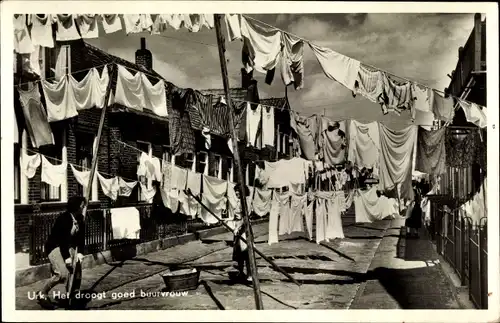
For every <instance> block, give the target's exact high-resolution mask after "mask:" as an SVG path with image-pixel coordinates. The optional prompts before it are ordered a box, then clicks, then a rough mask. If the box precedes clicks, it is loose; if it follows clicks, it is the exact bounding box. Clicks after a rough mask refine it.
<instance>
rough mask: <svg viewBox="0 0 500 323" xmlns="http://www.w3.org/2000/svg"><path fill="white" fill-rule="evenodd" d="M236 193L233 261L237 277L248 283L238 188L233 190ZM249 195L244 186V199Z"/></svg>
mask: <svg viewBox="0 0 500 323" xmlns="http://www.w3.org/2000/svg"><path fill="white" fill-rule="evenodd" d="M235 193H236V197H237V200H236V205H237V206H236V208H235V209H234V232H235V235H234V240H233V242H234V245H233V261H236V263H237V266H236V269H237V270H238V272H239V277H240V278H243V279H247V280H248V281H251V280H252V276H251V275H250V259H249V254H248V246H247V244H246V243H245V242H243V240H242V239H241V238H243V239H245V240H246V226H245V221H244V220H243V214H242V213H243V210H242V206H241V201H240V196H241V192H240V190H239V187H236V188H235ZM248 195H249V192H248V188H247V187H246V186H245V195H244V196H245V197H246V196H248ZM245 265H246V271H247V272H246V274H245V272H244V268H245Z"/></svg>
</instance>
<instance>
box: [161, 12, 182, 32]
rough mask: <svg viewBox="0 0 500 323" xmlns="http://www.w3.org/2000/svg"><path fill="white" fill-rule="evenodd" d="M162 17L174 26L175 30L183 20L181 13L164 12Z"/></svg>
mask: <svg viewBox="0 0 500 323" xmlns="http://www.w3.org/2000/svg"><path fill="white" fill-rule="evenodd" d="M162 16H163V19H165V21H166V22H167V24H168V25H169V26H170V27H172V28H174V29H175V30H179V28H181V25H182V23H183V22H184V15H183V14H165V15H162Z"/></svg>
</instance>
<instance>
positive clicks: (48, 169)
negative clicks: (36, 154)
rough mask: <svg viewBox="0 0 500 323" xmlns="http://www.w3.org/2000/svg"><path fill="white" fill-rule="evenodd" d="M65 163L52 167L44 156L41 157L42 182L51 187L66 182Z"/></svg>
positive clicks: (66, 166)
mask: <svg viewBox="0 0 500 323" xmlns="http://www.w3.org/2000/svg"><path fill="white" fill-rule="evenodd" d="M67 168H68V164H67V163H61V164H60V165H52V164H51V163H50V162H49V161H48V160H47V158H45V156H43V155H42V182H44V183H47V184H49V185H51V186H55V187H59V186H61V184H62V183H63V182H64V181H65V180H66V169H67Z"/></svg>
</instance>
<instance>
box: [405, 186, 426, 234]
mask: <svg viewBox="0 0 500 323" xmlns="http://www.w3.org/2000/svg"><path fill="white" fill-rule="evenodd" d="M414 195H415V204H414V206H413V210H412V212H411V215H410V217H409V218H408V219H406V223H405V226H407V227H408V228H413V229H420V227H421V226H422V208H421V207H420V202H421V199H420V193H419V192H418V191H417V190H414Z"/></svg>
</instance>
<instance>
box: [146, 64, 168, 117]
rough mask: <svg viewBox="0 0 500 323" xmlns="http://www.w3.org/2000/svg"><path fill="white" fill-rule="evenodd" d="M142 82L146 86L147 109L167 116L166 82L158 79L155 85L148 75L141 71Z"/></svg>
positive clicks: (161, 115)
mask: <svg viewBox="0 0 500 323" xmlns="http://www.w3.org/2000/svg"><path fill="white" fill-rule="evenodd" d="M141 79H142V84H143V87H144V96H145V107H144V108H145V109H147V110H151V111H153V112H154V113H155V114H156V115H158V116H160V117H166V116H167V115H168V113H167V95H166V92H165V82H164V81H163V80H160V81H158V82H157V83H156V84H155V85H153V84H151V82H150V81H149V79H148V78H147V76H146V75H144V74H143V73H141Z"/></svg>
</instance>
